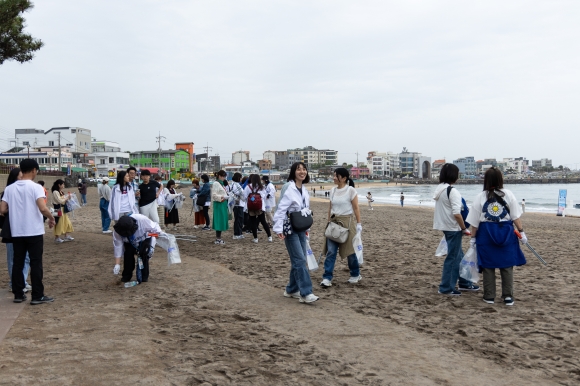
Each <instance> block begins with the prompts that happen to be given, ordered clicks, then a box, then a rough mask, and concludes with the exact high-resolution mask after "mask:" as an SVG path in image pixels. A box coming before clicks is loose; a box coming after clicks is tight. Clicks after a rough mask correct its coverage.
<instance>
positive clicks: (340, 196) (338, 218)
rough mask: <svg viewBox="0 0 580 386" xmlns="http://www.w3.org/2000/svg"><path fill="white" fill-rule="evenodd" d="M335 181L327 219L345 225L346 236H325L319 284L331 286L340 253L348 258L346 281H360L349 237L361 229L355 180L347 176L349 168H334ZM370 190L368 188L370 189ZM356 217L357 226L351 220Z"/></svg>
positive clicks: (356, 261)
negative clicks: (342, 241) (342, 238)
mask: <svg viewBox="0 0 580 386" xmlns="http://www.w3.org/2000/svg"><path fill="white" fill-rule="evenodd" d="M334 182H335V183H336V184H337V185H338V186H337V187H336V188H333V189H332V190H331V192H330V207H329V208H328V222H329V223H330V222H331V221H332V222H334V223H337V224H339V225H341V226H342V227H343V228H347V229H348V237H347V239H346V240H345V242H344V243H338V242H336V241H334V240H330V239H328V238H327V239H326V245H325V247H324V250H323V251H322V254H323V255H326V259H325V260H324V274H323V275H322V283H320V286H321V287H326V288H328V287H330V286H332V277H333V272H334V264H335V262H336V254H337V253H339V250H340V256H342V258H345V257H346V259H347V261H348V268H349V269H350V278H349V279H348V283H350V284H356V283H358V282H359V281H361V279H362V276H361V275H360V267H359V264H358V259H357V257H356V252H355V250H354V247H353V243H352V240H353V238H354V236H356V234H357V233H359V232H362V225H361V220H360V211H359V207H358V195H357V192H356V190H355V188H354V182H353V181H352V180H351V179H350V175H349V172H348V170H346V169H345V168H337V169H335V170H334ZM369 194H370V192H369ZM353 215H354V217H355V220H356V226H355V223H354V221H352V220H353V218H352V217H353Z"/></svg>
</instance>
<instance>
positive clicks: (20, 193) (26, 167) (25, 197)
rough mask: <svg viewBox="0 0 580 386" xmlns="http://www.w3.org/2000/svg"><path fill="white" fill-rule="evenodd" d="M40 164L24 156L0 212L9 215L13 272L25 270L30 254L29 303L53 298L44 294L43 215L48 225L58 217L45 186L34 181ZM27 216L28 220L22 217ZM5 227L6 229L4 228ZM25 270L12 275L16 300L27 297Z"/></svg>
mask: <svg viewBox="0 0 580 386" xmlns="http://www.w3.org/2000/svg"><path fill="white" fill-rule="evenodd" d="M39 169H40V167H39V166H38V163H37V162H36V161H35V160H33V159H29V158H28V159H25V160H23V161H22V162H20V171H21V172H22V178H21V179H20V180H18V181H16V182H14V183H13V184H12V185H10V186H7V187H6V190H4V196H3V197H2V202H1V203H0V213H2V214H4V215H6V213H9V212H11V213H12V214H13V215H12V216H10V215H9V216H8V221H9V223H10V232H11V236H12V244H13V246H14V265H13V267H12V272H13V273H21V272H23V270H24V261H25V258H26V254H27V253H28V255H29V256H30V278H31V282H32V290H31V292H32V296H31V297H32V299H31V301H30V304H32V305H35V304H42V303H49V302H52V301H54V299H53V298H52V297H50V296H47V295H45V294H44V285H43V284H42V251H43V246H44V237H43V236H44V223H43V221H42V216H43V215H44V216H45V217H46V218H47V219H48V227H49V228H52V227H53V226H54V225H55V220H54V217H53V216H52V214H51V213H50V211H49V210H48V207H47V206H46V203H45V202H44V199H45V196H44V191H43V189H42V187H41V186H40V185H38V184H36V183H34V182H33V180H34V178H35V177H36V175H37V173H38V170H39ZM23 219H25V221H23ZM3 230H4V229H3ZM24 288H25V280H24V274H13V275H12V292H13V294H14V303H22V302H23V301H25V300H26V295H24Z"/></svg>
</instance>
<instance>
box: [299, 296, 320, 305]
mask: <svg viewBox="0 0 580 386" xmlns="http://www.w3.org/2000/svg"><path fill="white" fill-rule="evenodd" d="M318 299H319V298H318V296H316V295H314V294H310V295H306V296H300V303H314V302H315V301H317V300H318Z"/></svg>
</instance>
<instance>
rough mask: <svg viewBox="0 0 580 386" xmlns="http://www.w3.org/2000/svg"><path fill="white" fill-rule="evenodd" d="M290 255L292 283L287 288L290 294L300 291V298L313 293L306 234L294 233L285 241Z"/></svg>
mask: <svg viewBox="0 0 580 386" xmlns="http://www.w3.org/2000/svg"><path fill="white" fill-rule="evenodd" d="M284 243H285V244H286V249H287V250H288V255H290V265H291V268H290V281H289V282H288V285H287V286H286V292H287V293H289V294H292V293H295V292H298V291H300V296H307V295H310V294H311V293H312V281H311V280H310V273H308V267H307V265H306V233H305V232H292V233H291V234H289V235H287V236H286V238H285V239H284Z"/></svg>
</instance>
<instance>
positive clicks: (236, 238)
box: [232, 235, 240, 240]
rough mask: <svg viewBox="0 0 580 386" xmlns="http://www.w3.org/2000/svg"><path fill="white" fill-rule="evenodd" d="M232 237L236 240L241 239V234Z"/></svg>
mask: <svg viewBox="0 0 580 386" xmlns="http://www.w3.org/2000/svg"><path fill="white" fill-rule="evenodd" d="M232 239H234V240H239V239H240V236H236V235H234V236H233V237H232Z"/></svg>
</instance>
